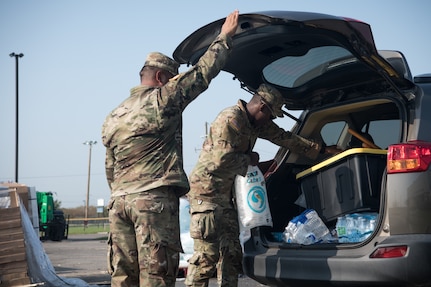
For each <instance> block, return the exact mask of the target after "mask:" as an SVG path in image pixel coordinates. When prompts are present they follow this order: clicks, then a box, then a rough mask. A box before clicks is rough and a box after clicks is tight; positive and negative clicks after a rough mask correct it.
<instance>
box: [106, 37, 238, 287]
mask: <svg viewBox="0 0 431 287" xmlns="http://www.w3.org/2000/svg"><path fill="white" fill-rule="evenodd" d="M230 46H231V39H230V37H228V36H226V35H224V34H221V35H219V36H218V37H217V38H216V39H215V40H214V42H213V43H212V44H211V45H210V47H209V48H208V51H207V52H206V53H205V54H204V55H203V56H202V57H201V59H200V60H199V61H198V63H197V64H196V65H195V66H194V67H192V68H191V69H190V70H188V71H187V72H185V73H183V74H179V75H177V76H175V77H173V78H171V79H170V80H169V82H168V83H166V84H165V85H164V86H162V87H151V86H144V85H141V86H137V87H134V88H132V89H131V93H130V97H129V98H127V99H126V100H125V101H124V102H123V103H121V104H120V105H119V106H118V107H117V108H116V109H114V110H113V111H112V112H111V113H110V114H109V115H108V116H107V117H106V120H105V122H104V124H103V127H102V140H103V144H104V145H105V146H106V176H107V180H108V183H109V186H110V188H111V200H110V203H109V206H108V209H109V220H110V231H111V232H110V238H109V240H108V242H109V246H110V249H109V254H108V255H109V268H110V271H111V275H112V280H111V285H112V286H113V287H115V286H174V285H175V278H176V274H177V271H178V263H179V254H178V252H182V246H181V242H180V234H179V217H178V208H179V202H178V198H179V197H180V196H182V195H184V194H185V193H187V192H188V190H189V184H188V180H187V176H186V174H185V172H184V170H183V155H182V112H183V110H184V109H185V108H186V106H187V105H188V104H189V103H190V102H191V101H193V100H194V99H195V98H196V97H197V96H198V95H199V94H201V93H202V92H203V91H204V90H206V89H207V88H208V85H209V83H210V81H211V79H213V78H214V77H215V76H216V75H217V74H218V73H219V72H220V69H221V68H222V67H223V65H224V63H225V62H226V59H227V57H228V55H229V54H230ZM144 66H155V67H158V68H162V69H165V70H166V71H169V72H170V73H171V74H173V75H175V74H177V73H178V66H179V65H178V63H176V62H174V61H173V60H172V59H170V58H168V57H166V56H165V55H163V54H160V53H151V54H150V55H149V56H148V58H147V61H146V63H145V65H144Z"/></svg>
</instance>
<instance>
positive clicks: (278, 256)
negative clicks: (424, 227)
mask: <svg viewBox="0 0 431 287" xmlns="http://www.w3.org/2000/svg"><path fill="white" fill-rule="evenodd" d="M375 244H376V246H375ZM395 245H407V246H408V252H407V254H406V255H405V256H404V257H401V258H388V259H371V258H370V257H369V256H370V254H371V253H372V252H373V251H374V250H375V249H376V248H378V247H384V246H395ZM374 246H375V247H374ZM253 247H257V248H254V249H251V248H253ZM316 247H318V248H316ZM322 247H324V248H325V249H323V248H322ZM245 248H246V250H245V252H244V272H245V274H246V275H247V276H249V277H251V278H253V279H255V280H256V281H258V282H261V283H263V284H267V285H277V286H302V287H304V286H312V285H313V286H334V285H335V286H343V285H349V286H352V285H356V286H361V285H364V286H372V285H375V286H385V285H394V286H397V285H399V286H403V285H410V286H415V285H417V286H428V285H429V286H431V272H430V270H431V235H403V236H390V237H388V238H386V239H384V240H382V241H381V242H380V243H376V241H373V242H370V243H368V244H367V245H365V246H362V247H356V248H353V247H350V248H349V247H347V246H345V247H342V248H340V246H338V248H336V247H335V246H332V247H329V245H326V246H323V244H322V246H321V247H319V246H312V247H311V248H310V247H307V248H283V247H280V248H279V247H277V248H276V247H271V248H265V247H264V246H262V245H261V244H259V243H257V244H256V242H254V243H253V242H251V241H248V242H247V244H246V246H245Z"/></svg>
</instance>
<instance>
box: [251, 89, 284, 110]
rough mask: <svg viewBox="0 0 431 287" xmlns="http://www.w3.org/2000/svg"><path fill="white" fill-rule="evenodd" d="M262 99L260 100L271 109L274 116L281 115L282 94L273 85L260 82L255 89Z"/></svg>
mask: <svg viewBox="0 0 431 287" xmlns="http://www.w3.org/2000/svg"><path fill="white" fill-rule="evenodd" d="M256 94H258V95H259V96H260V98H261V100H262V102H263V103H264V104H265V105H266V106H267V107H268V108H269V109H270V110H271V113H272V115H273V116H274V117H279V118H282V117H283V111H282V110H281V108H282V107H283V105H284V100H283V96H282V95H281V93H280V92H279V91H278V90H277V89H276V88H274V87H271V86H270V85H267V84H261V85H260V86H259V88H258V89H257V91H256Z"/></svg>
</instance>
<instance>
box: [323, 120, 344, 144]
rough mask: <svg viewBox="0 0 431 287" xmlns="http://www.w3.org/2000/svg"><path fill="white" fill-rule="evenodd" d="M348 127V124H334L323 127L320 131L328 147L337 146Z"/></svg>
mask: <svg viewBox="0 0 431 287" xmlns="http://www.w3.org/2000/svg"><path fill="white" fill-rule="evenodd" d="M345 126H346V122H344V121H341V122H333V123H328V124H326V125H325V126H323V128H322V130H321V131H320V135H321V136H322V139H323V141H324V142H325V144H326V145H337V144H338V141H339V139H340V136H341V133H342V131H343V129H344V127H345Z"/></svg>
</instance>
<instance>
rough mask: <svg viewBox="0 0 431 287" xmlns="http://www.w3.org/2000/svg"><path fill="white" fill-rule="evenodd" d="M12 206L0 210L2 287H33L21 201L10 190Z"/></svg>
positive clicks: (0, 282)
mask: <svg viewBox="0 0 431 287" xmlns="http://www.w3.org/2000/svg"><path fill="white" fill-rule="evenodd" d="M9 197H10V205H9V206H8V207H5V208H0V287H9V286H32V285H30V284H31V279H30V277H29V275H28V264H27V259H26V249H25V241H24V231H23V228H22V220H21V211H20V200H19V195H18V193H17V192H16V190H15V189H10V190H9Z"/></svg>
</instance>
